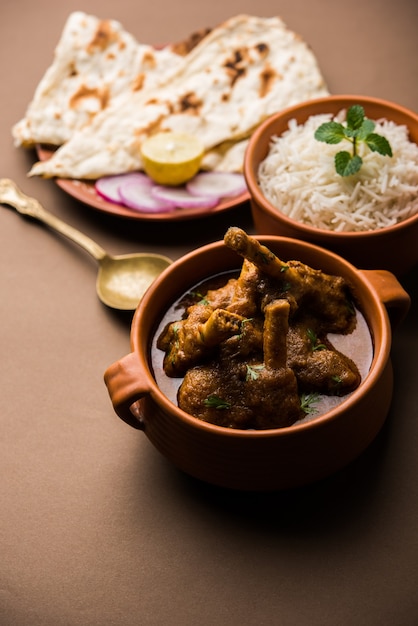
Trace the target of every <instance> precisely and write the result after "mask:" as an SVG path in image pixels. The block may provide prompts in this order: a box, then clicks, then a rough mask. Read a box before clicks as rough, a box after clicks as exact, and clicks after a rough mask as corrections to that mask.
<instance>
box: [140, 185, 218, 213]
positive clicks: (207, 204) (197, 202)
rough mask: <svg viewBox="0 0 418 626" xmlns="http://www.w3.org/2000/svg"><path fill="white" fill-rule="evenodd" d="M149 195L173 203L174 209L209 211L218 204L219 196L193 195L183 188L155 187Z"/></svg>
mask: <svg viewBox="0 0 418 626" xmlns="http://www.w3.org/2000/svg"><path fill="white" fill-rule="evenodd" d="M151 194H152V195H153V196H154V197H155V198H158V199H159V200H164V201H168V202H174V204H175V205H176V207H178V208H183V209H211V208H213V207H215V206H216V205H217V204H218V202H219V196H215V195H213V194H212V195H210V196H209V195H205V196H204V195H202V194H200V195H199V196H197V195H193V194H191V193H189V192H188V190H187V189H186V188H185V187H164V186H163V185H155V186H154V187H152V189H151Z"/></svg>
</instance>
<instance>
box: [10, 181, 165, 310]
mask: <svg viewBox="0 0 418 626" xmlns="http://www.w3.org/2000/svg"><path fill="white" fill-rule="evenodd" d="M0 203H1V204H7V205H10V206H12V207H14V208H15V209H16V210H17V211H18V212H19V213H21V214H22V215H29V216H30V217H33V218H34V219H36V220H38V221H39V222H42V223H44V224H46V225H47V226H49V227H50V228H52V229H53V230H56V231H58V232H59V233H61V234H62V235H64V236H65V237H67V238H68V239H71V240H72V241H74V242H75V243H77V244H78V245H79V246H81V247H82V248H84V250H86V252H88V253H89V254H91V256H93V257H94V258H95V259H96V261H98V263H99V272H98V275H97V281H96V291H97V295H98V296H99V298H100V300H101V301H102V302H103V303H104V304H106V305H107V306H109V307H111V308H113V309H120V310H124V311H133V310H135V309H136V307H137V305H138V303H139V301H140V300H141V298H142V296H143V295H144V293H145V291H146V290H147V289H148V287H149V286H150V285H151V283H152V282H153V281H154V280H155V279H156V278H157V276H158V275H159V274H161V272H162V271H163V270H164V269H165V268H166V267H168V266H169V265H170V263H171V262H172V261H171V259H169V258H168V257H165V256H162V255H160V254H152V253H143V252H138V253H134V254H123V255H119V256H110V255H109V254H107V252H106V251H105V250H103V248H102V247H101V246H99V245H98V244H97V243H96V242H95V241H93V240H92V239H90V237H87V235H84V234H83V233H81V232H80V231H78V230H76V229H75V228H73V227H72V226H69V225H68V224H66V223H65V222H63V221H62V220H60V219H59V218H58V217H55V215H52V213H49V212H48V211H46V210H45V209H44V208H43V207H42V206H41V204H40V203H39V202H38V201H37V200H35V198H30V197H29V196H26V195H25V194H24V193H23V192H22V191H20V189H19V188H18V187H17V185H16V184H15V183H14V182H13V181H12V180H9V179H7V178H2V179H0Z"/></svg>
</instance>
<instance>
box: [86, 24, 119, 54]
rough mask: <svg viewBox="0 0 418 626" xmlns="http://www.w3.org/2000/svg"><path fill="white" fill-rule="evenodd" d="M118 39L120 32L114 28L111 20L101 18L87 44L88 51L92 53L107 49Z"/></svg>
mask: <svg viewBox="0 0 418 626" xmlns="http://www.w3.org/2000/svg"><path fill="white" fill-rule="evenodd" d="M118 40H119V37H118V34H117V33H116V32H115V31H114V30H113V28H112V24H111V22H110V20H101V21H100V22H99V25H98V27H97V30H96V32H95V33H94V37H93V39H92V40H91V42H90V43H89V45H88V46H87V53H89V54H91V53H94V52H95V51H96V50H102V51H103V50H106V48H108V47H109V46H110V45H111V44H112V43H115V41H118ZM121 45H124V44H123V42H121Z"/></svg>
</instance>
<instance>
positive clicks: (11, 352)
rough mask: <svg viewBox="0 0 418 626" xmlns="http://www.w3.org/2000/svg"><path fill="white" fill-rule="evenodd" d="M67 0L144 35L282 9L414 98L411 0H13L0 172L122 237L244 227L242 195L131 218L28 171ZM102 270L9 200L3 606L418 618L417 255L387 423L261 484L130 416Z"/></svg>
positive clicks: (0, 541)
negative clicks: (262, 490)
mask: <svg viewBox="0 0 418 626" xmlns="http://www.w3.org/2000/svg"><path fill="white" fill-rule="evenodd" d="M76 9H82V10H85V11H86V12H89V13H93V14H95V15H97V16H100V17H112V18H116V19H118V20H120V21H121V22H122V23H123V24H124V25H125V27H126V28H127V29H128V30H130V32H132V33H133V34H134V35H135V36H136V37H137V39H138V40H139V41H142V42H149V43H162V42H168V41H173V40H178V39H181V38H183V37H185V36H187V35H188V34H189V33H190V32H192V31H193V30H195V29H197V28H200V27H202V26H214V25H216V24H217V23H218V22H219V21H221V20H223V19H225V18H227V17H230V16H232V15H234V14H236V13H245V12H246V13H252V14H258V15H263V16H270V15H274V14H278V15H280V16H282V17H283V19H284V20H285V21H286V22H287V24H288V25H289V27H290V28H292V29H293V30H295V31H297V32H299V33H300V34H301V35H302V37H303V38H304V39H305V40H306V41H308V42H309V43H310V45H311V46H312V48H313V50H314V52H315V53H316V55H317V58H318V60H319V63H320V66H321V69H322V71H323V73H324V75H325V77H326V80H327V82H328V85H329V89H330V90H331V91H332V92H334V93H343V92H347V93H362V94H367V95H373V96H382V97H385V98H387V99H390V100H395V101H397V102H398V103H400V104H403V105H405V106H407V107H409V108H412V109H415V110H416V109H417V107H418V44H417V25H418V4H417V3H416V2H415V0H397V1H396V2H395V1H394V0H390V1H389V0H368V1H367V2H365V1H364V0H352V1H351V2H338V1H335V0H305V1H302V0H282V1H281V2H273V1H272V0H258V1H257V2H250V1H249V0H241V1H240V2H237V1H235V0H223V1H222V2H213V1H212V2H207V3H202V2H196V1H195V0H194V1H192V0H179V1H178V2H164V1H163V0H152V2H149V3H145V2H142V3H141V2H133V1H132V0H118V2H110V1H108V0H101V1H100V2H98V1H95V0H85V1H84V2H83V3H79V2H74V1H72V0H67V1H66V2H64V3H60V2H56V1H55V0H37V1H36V2H33V1H32V2H29V0H3V2H2V5H1V11H0V18H1V19H0V85H1V96H0V132H1V136H0V176H7V177H11V178H13V179H14V180H16V182H17V183H18V184H19V185H21V187H22V188H23V189H24V191H26V193H28V194H30V195H34V196H36V197H37V198H38V199H39V200H41V202H42V203H43V204H44V205H45V207H46V208H48V209H49V210H51V211H53V212H55V213H56V214H57V215H59V216H61V217H62V218H63V219H65V220H66V221H68V222H70V223H71V224H73V225H74V226H76V227H78V228H80V229H81V230H83V231H84V232H86V233H88V234H90V235H91V236H92V237H93V238H95V239H96V240H97V241H98V242H99V243H101V244H102V245H103V246H104V247H105V248H106V249H107V250H108V251H109V252H111V253H116V254H117V253H123V252H129V251H134V250H153V251H162V252H164V253H166V254H169V255H170V256H171V257H173V258H175V257H178V256H180V254H182V253H183V252H185V251H187V250H190V249H191V248H193V247H195V246H197V245H199V244H201V243H206V242H208V241H211V240H214V239H220V238H221V237H222V236H223V233H224V231H225V229H226V227H227V226H229V225H231V224H234V225H239V226H242V227H244V228H248V229H251V227H252V225H251V219H250V214H249V210H248V207H242V208H240V209H239V210H234V211H231V212H228V213H227V214H224V215H223V216H221V217H217V218H211V219H210V220H201V221H195V222H193V223H188V224H179V225H176V226H175V227H171V226H170V227H167V226H151V225H143V224H141V223H139V222H138V223H131V222H129V223H127V222H125V221H123V220H118V219H116V218H113V217H110V216H109V217H106V216H103V215H101V214H100V213H98V212H96V211H94V210H92V209H90V208H88V207H85V206H83V205H82V204H81V203H79V202H77V201H76V200H74V199H71V198H69V197H68V196H67V195H66V194H65V193H64V192H63V191H62V190H60V189H59V188H58V187H56V185H55V184H54V182H52V181H43V180H35V179H30V180H28V179H27V178H26V172H27V171H28V169H29V167H30V165H31V164H32V162H33V160H34V154H33V153H32V152H25V151H24V150H22V149H16V148H14V147H13V142H12V139H11V134H10V129H11V126H12V124H14V123H15V122H16V121H17V120H18V119H20V117H22V116H23V114H24V111H25V109H26V106H27V104H28V102H29V100H30V98H31V97H32V94H33V91H34V89H35V87H36V85H37V83H38V81H39V80H40V78H41V76H42V75H43V73H44V71H45V69H46V67H47V66H48V65H49V63H50V62H51V59H52V52H53V49H54V47H55V45H56V43H57V41H58V38H59V36H60V34H61V31H62V28H63V25H64V22H65V20H66V18H67V16H68V14H69V13H70V12H71V11H72V10H76ZM417 244H418V242H417ZM393 254H394V255H396V254H397V250H393ZM95 273H96V266H95V264H94V262H93V261H92V260H91V259H90V258H89V257H87V256H86V255H85V253H84V252H82V251H81V250H79V249H78V248H77V247H76V246H74V245H72V244H71V243H68V242H66V241H64V240H63V239H61V238H60V237H58V236H56V235H54V234H52V233H50V232H48V231H47V229H45V228H43V227H40V226H38V225H36V224H32V223H30V222H28V221H25V220H24V219H22V218H21V217H19V216H18V215H17V214H16V213H15V212H14V211H13V210H11V209H9V208H5V207H0V293H1V299H0V348H1V352H0V355H1V366H0V367H1V375H0V385H1V412H0V425H1V426H0V427H1V430H0V624H2V625H5V626H73V625H74V626H78V625H82V626H99V625H100V626H110V625H116V626H119V625H121V626H131V625H136V624H138V625H146V626H148V625H150V626H154V625H156V626H160V625H162V626H166V625H167V626H171V625H173V626H177V625H179V624H182V625H185V626H195V625H197V624H199V625H202V626H212V625H215V624H216V625H219V626H220V625H222V626H224V625H225V626H235V625H237V626H238V625H242V626H247V625H248V626H253V625H254V626H256V625H261V624H263V625H270V624H274V625H276V624H277V625H279V626H305V625H306V626H308V625H309V626H324V625H325V626H328V625H332V626H334V625H335V624H339V625H340V626H363V625H364V626H414V625H415V624H417V623H418V595H417V586H418V516H417V512H418V501H417V496H418V488H417V484H418V481H417V479H418V454H417V444H418V422H417V414H418V410H417V401H416V398H417V388H418V387H417V383H418V380H417V367H416V360H417V357H416V355H417V352H418V339H417V297H418V293H417V277H418V274H417V271H416V270H415V271H413V272H411V273H410V274H409V275H407V276H404V277H402V284H403V285H404V286H405V288H406V289H407V290H408V291H409V292H410V294H411V296H412V300H413V306H412V309H411V313H410V314H409V316H408V318H407V320H406V321H405V323H404V324H403V326H402V327H401V328H400V329H399V330H398V331H397V332H396V334H395V336H394V342H393V363H394V368H395V376H396V388H395V394H394V398H393V404H392V408H391V411H390V414H389V417H388V420H387V423H386V425H385V427H384V429H383V430H382V432H381V434H380V435H379V437H378V438H377V440H376V441H375V443H374V444H373V445H372V446H371V447H370V448H369V449H368V450H367V451H366V453H365V454H364V455H363V456H362V457H361V458H360V459H358V460H357V461H356V462H355V463H353V464H352V465H351V466H350V467H348V468H346V469H345V470H344V471H342V472H340V473H339V474H338V475H336V476H333V477H331V478H329V479H328V480H325V481H324V482H322V483H319V484H316V485H314V486H311V487H307V488H304V489H301V490H299V491H296V492H291V493H277V494H270V495H254V494H239V493H229V492H224V491H222V490H218V489H215V488H212V487H209V486H207V485H204V484H201V483H198V482H196V481H194V480H192V479H190V478H188V477H186V476H183V475H181V474H180V473H178V472H177V471H176V470H175V469H173V468H172V467H171V466H170V465H169V464H168V463H167V462H166V461H165V459H163V458H162V457H161V456H160V455H159V454H158V453H157V452H156V451H155V450H154V448H153V447H152V446H151V444H149V443H148V441H147V440H146V438H145V436H144V435H143V434H142V433H140V432H136V431H134V430H133V429H131V428H129V427H128V426H126V425H125V424H123V423H122V422H121V421H120V420H118V418H117V417H116V415H115V414H114V412H113V409H112V406H111V404H110V401H109V397H108V395H107V392H106V389H105V386H104V384H103V378H102V377H103V372H104V370H105V369H106V368H107V367H108V366H109V365H110V364H111V363H113V362H114V361H115V360H117V359H119V358H120V357H121V356H123V355H124V354H126V353H127V352H128V351H129V326H130V316H129V315H124V314H117V313H115V312H112V311H110V310H108V309H106V308H105V307H104V306H102V305H101V303H100V302H99V301H98V300H97V298H96V294H95V289H94V283H95Z"/></svg>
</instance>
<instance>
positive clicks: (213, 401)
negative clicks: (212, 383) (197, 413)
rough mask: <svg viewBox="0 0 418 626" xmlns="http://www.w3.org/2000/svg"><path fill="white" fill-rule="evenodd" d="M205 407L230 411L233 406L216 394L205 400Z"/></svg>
mask: <svg viewBox="0 0 418 626" xmlns="http://www.w3.org/2000/svg"><path fill="white" fill-rule="evenodd" d="M204 405H205V406H207V407H209V408H212V409H230V408H231V405H230V404H229V402H226V400H223V399H222V398H220V397H219V396H217V395H216V394H213V395H211V396H208V397H207V398H206V399H205V400H204Z"/></svg>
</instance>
